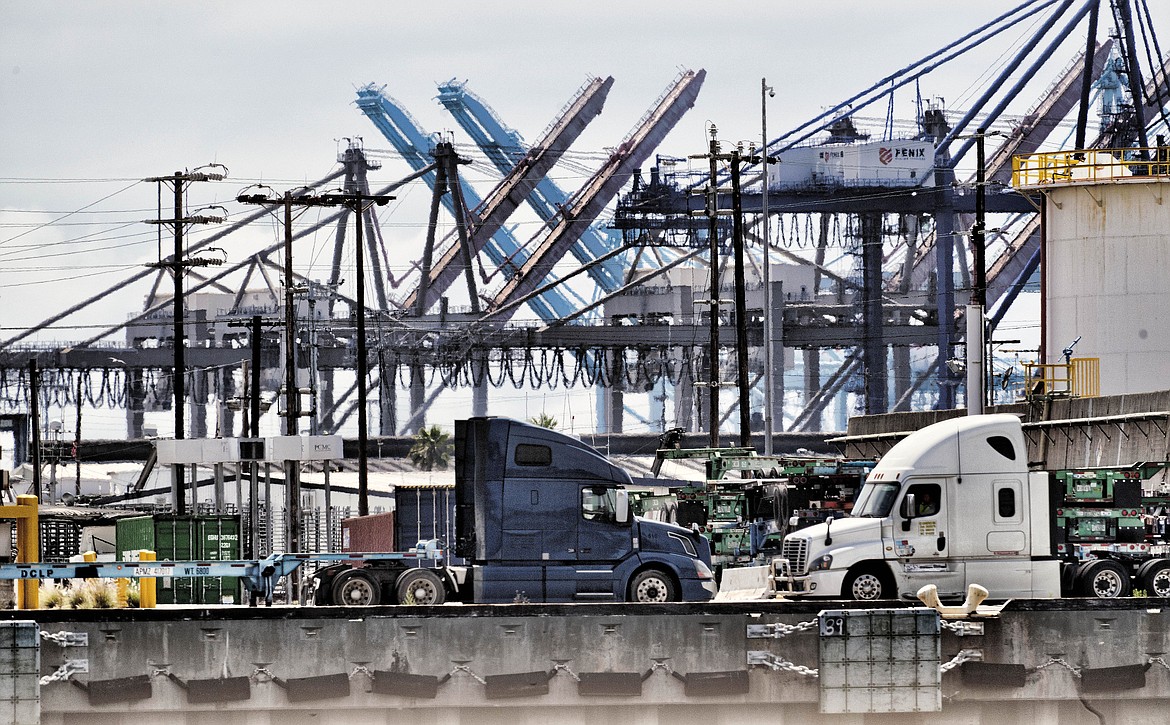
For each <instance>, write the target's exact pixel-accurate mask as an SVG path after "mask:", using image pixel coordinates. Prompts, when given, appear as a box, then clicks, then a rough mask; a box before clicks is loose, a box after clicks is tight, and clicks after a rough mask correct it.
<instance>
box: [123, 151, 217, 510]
mask: <svg viewBox="0 0 1170 725" xmlns="http://www.w3.org/2000/svg"><path fill="white" fill-rule="evenodd" d="M200 168H202V169H210V168H218V169H222V172H221V171H214V172H210V171H200V170H199V169H196V170H195V171H176V172H175V173H174V174H172V175H170V176H156V177H152V178H149V179H143V181H148V182H154V183H157V184H159V198H160V208H159V214H160V215H161V213H162V209H161V197H162V185H164V184H166V185H169V186H170V187H171V189H172V191H173V192H174V217H173V218H171V219H162V218H159V219H150V220H147V222H146V223H147V224H156V225H158V226H159V227H160V231H161V227H162V226H170V227H171V229H172V230H173V232H174V241H175V249H174V254H172V255H171V257H170V259H169V260H164V259H162V258H161V257H162V248H161V245H160V248H159V257H160V258H159V261H158V262H156V263H154V264H151V265H148V266H151V267H157V268H160V269H169V270H171V274H172V275H174V280H175V295H174V299H173V300H172V303H171V308H172V310H173V311H174V316H175V321H174V348H175V364H174V373H173V374H172V381H171V384H172V387H173V389H174V393H175V403H174V404H175V440H182V439H183V438H184V437H185V436H186V427H187V426H186V421H185V420H184V412H185V406H186V404H187V390H186V379H185V378H186V374H187V360H186V347H185V346H186V338H185V332H184V329H183V318H184V315H185V314H186V310H185V309H184V305H183V272H184V269H185V268H187V267H205V266H208V265H212V264H223V260H213V259H208V258H201V257H196V258H193V259H185V254H184V247H183V227H185V226H186V225H188V224H219V223H222V222H223V221H224V219H225V218H226V216H227V215H226V213H225V214H224V215H223V216H210V215H206V214H203V215H200V214H196V215H194V216H185V215H184V211H183V206H184V194H183V188H184V185H185V184H188V183H191V182H194V181H223V179H225V178H226V177H227V167H225V166H223V165H222V164H208V165H207V166H202V167H200ZM172 471H173V480H172V483H171V493H172V497H173V499H174V506H175V513H177V514H179V515H183V514H185V513H186V512H187V511H186V510H187V502H186V491H185V490H184V484H185V481H184V478H185V474H184V466H183V465H182V464H176V465H174V466H173V467H172Z"/></svg>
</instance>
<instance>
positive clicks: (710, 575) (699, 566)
mask: <svg viewBox="0 0 1170 725" xmlns="http://www.w3.org/2000/svg"><path fill="white" fill-rule="evenodd" d="M691 561H693V562H695V574H696V575H697V576H698V577H699V578H700V579H714V578H715V572H713V571H711V567H709V566H707V564H706V563H704V562H703V560H702V559H691Z"/></svg>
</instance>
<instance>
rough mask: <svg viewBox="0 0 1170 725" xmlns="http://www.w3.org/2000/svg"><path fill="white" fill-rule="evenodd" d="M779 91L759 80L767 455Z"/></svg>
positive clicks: (768, 443) (767, 448)
mask: <svg viewBox="0 0 1170 725" xmlns="http://www.w3.org/2000/svg"><path fill="white" fill-rule="evenodd" d="M775 96H776V91H775V90H774V89H773V88H772V86H770V85H768V79H767V78H761V79H760V142H761V144H762V145H761V146H760V158H761V159H762V163H763V167H764V173H763V181H762V182H761V188H762V189H763V192H762V193H761V194H760V210H761V211H762V212H763V217H764V225H763V237H764V455H765V456H770V455H772V428H773V423H772V405H773V403H772V383H773V380H772V243H771V239H770V237H769V235H768V99H769V98H774V97H775Z"/></svg>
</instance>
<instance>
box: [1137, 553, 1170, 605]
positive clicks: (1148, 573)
mask: <svg viewBox="0 0 1170 725" xmlns="http://www.w3.org/2000/svg"><path fill="white" fill-rule="evenodd" d="M1138 586H1140V587H1141V588H1142V589H1144V590H1145V592H1146V596H1148V597H1170V559H1154V560H1153V561H1149V562H1146V563H1145V564H1143V565H1142V568H1141V569H1139V570H1138Z"/></svg>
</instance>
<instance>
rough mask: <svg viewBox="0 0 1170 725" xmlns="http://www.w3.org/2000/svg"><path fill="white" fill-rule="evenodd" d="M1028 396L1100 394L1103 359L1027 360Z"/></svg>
mask: <svg viewBox="0 0 1170 725" xmlns="http://www.w3.org/2000/svg"><path fill="white" fill-rule="evenodd" d="M1024 374H1025V375H1026V376H1027V381H1028V382H1027V388H1026V390H1025V397H1027V399H1028V400H1037V399H1043V398H1096V397H1098V396H1099V395H1101V359H1100V358H1096V357H1074V358H1072V359H1071V360H1069V361H1068V362H1067V363H1047V364H1045V363H1024Z"/></svg>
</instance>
